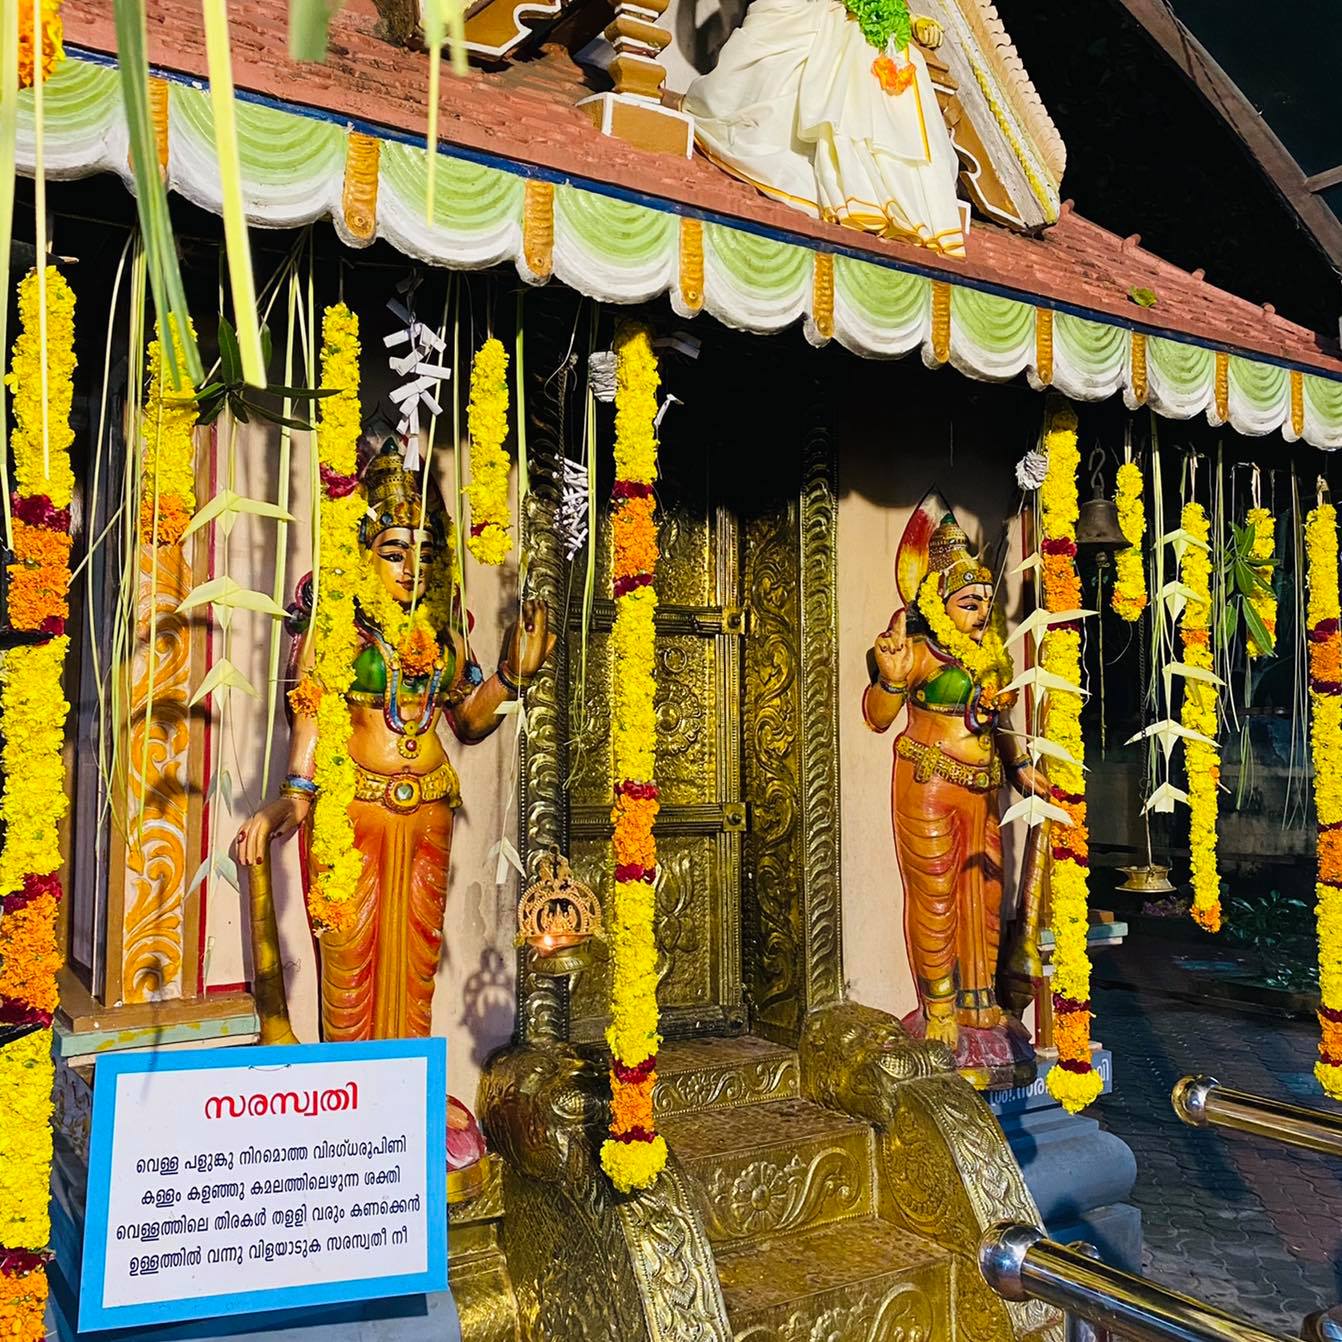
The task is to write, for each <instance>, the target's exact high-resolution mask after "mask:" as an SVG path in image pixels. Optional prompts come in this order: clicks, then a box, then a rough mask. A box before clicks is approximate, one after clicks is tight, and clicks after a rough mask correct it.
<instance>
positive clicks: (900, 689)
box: [876, 676, 909, 699]
mask: <svg viewBox="0 0 1342 1342" xmlns="http://www.w3.org/2000/svg"><path fill="white" fill-rule="evenodd" d="M876 683H877V684H878V685H879V686H880V687H881V689H883V690H884V691H885V692H886V694H892V695H894V696H895V698H896V699H899V698H902V697H903V696H904V695H906V694H908V692H909V687H908V686H907V685H892V684H891V683H890V682H889V681H888V680H886V679H885V677H884V676H882V677H881V679H880V680H878V681H877V682H876Z"/></svg>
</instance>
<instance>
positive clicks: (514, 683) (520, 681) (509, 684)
mask: <svg viewBox="0 0 1342 1342" xmlns="http://www.w3.org/2000/svg"><path fill="white" fill-rule="evenodd" d="M494 674H495V675H496V676H498V678H499V680H500V682H501V683H502V685H503V688H504V689H505V690H507V691H508V692H509V693H510V694H521V692H522V691H523V690H525V689H526V688H527V687H528V686H529V685H530V684H531V682H532V681H533V680H534V679H535V677H534V676H518V677H517V678H516V679H514V678H513V676H512V673H511V671H510V669H509V667H508V663H507V662H500V663H499V665H498V669H497V670H496V671H495V673H494Z"/></svg>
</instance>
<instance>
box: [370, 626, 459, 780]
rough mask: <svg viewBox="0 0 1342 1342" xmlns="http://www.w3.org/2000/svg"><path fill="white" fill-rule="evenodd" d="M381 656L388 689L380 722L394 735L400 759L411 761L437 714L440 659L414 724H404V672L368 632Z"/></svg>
mask: <svg viewBox="0 0 1342 1342" xmlns="http://www.w3.org/2000/svg"><path fill="white" fill-rule="evenodd" d="M369 632H370V633H371V634H372V635H373V638H374V640H375V641H376V643H377V646H378V651H379V652H380V653H381V654H382V662H383V665H384V666H385V667H386V668H387V686H386V689H384V690H383V691H382V719H383V721H384V722H385V723H386V724H387V727H388V728H389V729H390V730H391V731H392V732H393V733H395V736H396V750H397V752H398V753H399V754H400V756H401V758H402V759H407V760H413V759H415V758H417V757H418V755H419V738H420V737H421V736H423V735H425V733H427V732H429V731H432V729H433V722H434V718H435V717H436V716H437V712H438V689H439V686H441V684H442V682H443V671H444V667H443V663H442V659H441V658H440V659H439V660H438V661H436V662H435V663H434V666H433V673H432V675H431V676H430V677H429V685H428V688H427V689H426V690H425V691H424V703H423V705H422V706H421V707H420V711H419V716H418V718H417V719H416V720H415V721H414V722H407V721H406V720H405V716H404V714H403V713H402V712H401V684H402V678H403V675H404V670H405V669H404V668H403V667H402V665H401V658H400V656H399V654H398V653H397V652H396V650H395V649H394V648H393V647H392V646H391V644H389V643H388V642H387V640H386V639H385V638H384V637H383V636H382V633H381V631H380V630H378V629H377V628H376V627H372V628H370V630H369Z"/></svg>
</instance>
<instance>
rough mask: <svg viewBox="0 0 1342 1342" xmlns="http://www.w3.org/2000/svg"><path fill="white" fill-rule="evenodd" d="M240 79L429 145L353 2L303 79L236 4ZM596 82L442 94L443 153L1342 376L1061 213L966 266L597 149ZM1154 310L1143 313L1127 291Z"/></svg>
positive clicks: (633, 155) (1274, 331) (194, 44)
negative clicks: (1141, 295) (522, 168)
mask: <svg viewBox="0 0 1342 1342" xmlns="http://www.w3.org/2000/svg"><path fill="white" fill-rule="evenodd" d="M148 10H149V15H148V18H149V24H148V28H149V55H150V60H151V61H152V62H153V63H154V64H155V65H156V66H158V67H159V68H162V69H164V70H168V71H173V72H177V73H181V74H185V75H188V76H191V77H194V78H203V76H204V72H205V69H206V64H205V54H204V43H203V35H202V32H201V25H200V12H199V8H198V6H197V5H196V4H194V2H193V0H148ZM63 15H64V19H65V31H66V41H67V42H68V43H70V44H71V45H73V46H76V47H83V48H87V49H91V50H94V51H99V52H114V51H115V49H116V42H115V36H114V30H113V23H112V17H111V6H110V5H108V4H107V3H106V0H66V2H65V5H64V7H63ZM229 16H230V19H231V21H232V23H231V31H232V39H233V63H234V78H235V81H236V83H237V86H238V87H239V88H240V89H243V90H247V91H249V92H252V93H255V94H258V95H261V96H263V97H269V98H274V99H276V100H279V101H283V102H286V103H289V104H297V105H302V106H307V107H311V108H314V109H317V110H319V111H322V112H325V113H329V114H333V115H335V116H337V117H348V118H351V119H355V120H361V121H365V122H370V123H374V124H375V125H378V126H383V127H386V128H388V129H391V130H395V131H399V132H401V133H408V134H411V135H420V136H422V135H423V134H424V131H425V119H426V116H425V108H426V87H427V68H426V63H425V58H424V56H423V54H422V53H417V52H411V51H406V50H402V49H400V48H397V47H392V46H389V45H388V44H386V43H384V42H382V41H381V40H380V39H378V38H377V37H376V36H375V35H374V27H375V23H376V12H375V11H374V9H373V6H372V3H371V0H350V3H348V4H347V5H346V7H345V8H344V10H343V11H342V12H341V14H340V15H339V16H338V17H337V19H336V20H335V22H334V24H333V26H332V35H331V43H330V50H329V55H328V59H327V61H326V63H325V64H324V65H317V64H309V65H298V64H295V63H293V62H291V61H290V60H289V57H288V53H287V47H286V43H287V37H286V23H287V6H286V5H285V3H284V2H283V0H232V2H231V3H230V5H229ZM591 89H592V85H591V83H590V81H589V77H588V76H587V75H586V74H585V72H584V71H583V70H582V69H581V68H580V67H578V66H577V65H576V64H575V63H574V62H573V60H572V59H571V58H570V56H569V55H568V53H567V52H566V51H564V50H562V49H561V48H554V47H551V48H546V49H544V50H543V51H542V52H540V53H539V54H538V55H537V56H535V57H534V58H532V59H529V60H524V61H519V62H517V63H515V64H514V65H512V66H511V67H508V68H506V69H504V70H502V71H498V72H488V73H486V72H481V71H472V72H471V73H470V74H469V75H467V76H465V77H463V78H451V77H447V78H445V79H444V81H443V101H442V111H441V120H440V128H441V140H442V143H443V144H444V145H445V146H447V147H452V146H456V147H459V148H461V149H465V150H468V151H470V150H475V151H479V152H482V153H487V154H490V155H493V156H497V157H500V158H506V159H509V160H512V161H515V162H517V163H519V164H524V165H533V166H535V167H538V168H541V169H544V170H546V171H548V172H552V173H558V174H562V175H565V176H570V177H573V178H581V179H585V180H586V181H587V182H588V183H590V184H592V185H594V186H597V187H607V188H610V189H614V190H618V191H626V192H633V193H636V194H638V195H642V196H644V197H646V198H650V199H651V201H652V202H653V203H665V204H667V205H671V206H674V207H677V208H680V209H684V210H690V211H703V212H705V213H710V214H716V215H719V216H724V217H726V218H727V219H729V220H737V221H743V222H745V223H748V224H751V225H753V226H756V227H762V228H766V229H768V230H770V231H771V232H773V233H776V234H780V235H790V236H791V237H793V238H794V239H795V240H797V241H799V242H802V243H804V244H806V245H811V246H816V245H820V246H824V245H825V244H829V245H831V246H834V247H836V248H843V249H845V250H847V251H850V252H855V253H858V254H862V255H867V256H870V257H871V258H872V259H873V260H887V261H891V262H894V263H896V264H902V265H905V266H910V267H914V268H917V269H918V270H920V271H922V272H923V273H927V274H933V275H937V274H940V275H944V276H945V278H947V279H959V280H962V281H964V280H967V281H970V282H976V283H978V284H979V285H982V286H991V287H993V288H995V289H997V290H999V291H1004V292H1008V293H1012V294H1013V295H1016V296H1019V297H1021V298H1035V299H1038V300H1042V301H1043V302H1044V303H1045V304H1054V305H1059V306H1063V307H1067V306H1073V307H1079V308H1085V309H1089V310H1092V311H1094V312H1096V313H1098V314H1103V315H1106V316H1109V317H1111V318H1114V319H1116V320H1118V321H1120V322H1123V323H1126V324H1131V325H1135V326H1138V327H1143V328H1148V329H1162V330H1165V331H1169V332H1171V333H1173V334H1177V335H1185V336H1189V337H1192V338H1194V339H1196V340H1200V341H1205V342H1209V343H1213V344H1215V343H1224V344H1232V345H1235V346H1237V347H1239V348H1243V349H1245V350H1248V351H1250V352H1254V353H1258V354H1261V355H1265V356H1267V357H1269V358H1276V359H1284V360H1288V361H1291V362H1296V363H1299V364H1302V365H1307V366H1311V367H1316V368H1318V369H1319V370H1320V371H1325V372H1329V373H1333V374H1335V375H1342V350H1339V348H1338V344H1337V342H1336V340H1334V339H1330V338H1325V337H1322V336H1319V335H1317V334H1316V333H1314V332H1312V331H1309V330H1307V329H1306V328H1304V327H1301V326H1297V325H1295V324H1294V323H1292V322H1289V321H1287V320H1285V319H1284V318H1282V317H1280V316H1278V315H1276V314H1274V313H1268V312H1265V311H1264V310H1263V308H1262V307H1260V306H1258V305H1257V304H1254V303H1250V302H1248V301H1247V300H1245V299H1242V298H1239V297H1237V296H1235V295H1233V294H1230V293H1227V292H1226V291H1225V290H1222V289H1218V288H1217V287H1216V286H1215V285H1213V284H1209V283H1207V282H1206V280H1205V279H1204V278H1203V277H1202V276H1201V274H1200V272H1193V273H1191V274H1190V273H1189V272H1187V271H1184V270H1182V269H1180V268H1179V267H1178V266H1175V265H1172V264H1171V263H1169V262H1168V261H1165V260H1162V259H1161V258H1160V257H1158V256H1155V255H1153V254H1152V253H1150V252H1148V251H1147V250H1146V249H1145V248H1144V247H1142V246H1141V244H1140V240H1139V239H1137V240H1125V239H1123V238H1120V237H1119V236H1117V235H1116V234H1114V233H1111V232H1109V231H1108V230H1107V229H1104V228H1102V227H1100V226H1099V225H1098V224H1095V223H1093V222H1091V221H1090V220H1087V219H1085V218H1083V217H1082V216H1080V215H1078V214H1077V213H1076V212H1075V211H1074V210H1072V209H1070V208H1065V209H1064V213H1063V215H1062V218H1061V219H1060V220H1059V221H1058V223H1057V224H1055V225H1054V226H1053V227H1051V228H1049V229H1047V230H1045V232H1044V233H1043V234H1042V235H1041V236H1039V237H1025V236H1021V235H1019V234H1014V233H1009V232H1007V231H1005V230H1003V229H1000V228H997V227H995V226H993V225H991V224H986V223H983V222H981V221H975V224H974V227H973V229H972V230H971V232H970V236H969V241H968V247H967V250H968V255H967V257H966V258H965V259H964V260H963V261H950V260H945V259H944V258H939V257H936V256H933V255H931V254H929V253H927V252H924V251H920V250H919V249H917V248H913V247H910V246H908V245H906V244H902V243H894V242H883V241H881V240H880V239H876V238H872V237H870V236H868V235H865V234H860V233H855V232H852V231H850V230H847V229H843V228H840V227H838V226H836V225H832V224H825V223H821V222H820V221H818V220H814V219H810V218H808V217H806V216H805V215H803V214H800V213H798V212H797V211H794V210H792V209H789V208H788V207H787V206H784V205H781V204H778V203H776V202H774V201H770V200H768V199H766V198H764V197H762V196H761V195H759V194H758V193H757V192H756V191H754V190H753V189H752V188H750V187H748V186H746V185H745V184H744V183H741V182H738V181H736V180H735V179H732V178H729V177H727V176H726V175H725V174H723V173H722V172H721V171H719V170H718V169H717V168H715V167H713V165H711V164H710V163H708V162H707V160H705V159H703V158H700V157H698V156H696V157H695V158H693V159H691V160H679V159H673V158H669V157H666V156H659V155H655V154H648V153H645V152H643V151H641V150H638V149H635V148H632V147H631V146H629V145H625V144H622V143H621V142H619V141H616V140H611V139H607V138H605V137H603V136H602V135H600V134H599V133H598V132H597V131H596V130H595V129H594V128H593V126H592V125H591V124H590V122H589V121H588V120H587V118H586V117H585V116H584V115H583V114H582V113H581V112H580V111H578V110H577V109H576V107H575V106H574V104H575V103H576V102H577V101H578V99H579V98H581V97H583V96H585V95H586V94H587V93H589V92H591ZM1136 287H1141V288H1149V289H1151V290H1153V291H1154V292H1155V293H1156V295H1157V296H1158V300H1159V301H1158V304H1157V306H1156V307H1155V308H1154V309H1142V308H1139V307H1137V306H1136V305H1135V304H1133V303H1132V302H1131V300H1130V299H1129V298H1128V293H1129V290H1130V289H1132V288H1136Z"/></svg>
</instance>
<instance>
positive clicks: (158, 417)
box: [140, 317, 200, 545]
mask: <svg viewBox="0 0 1342 1342" xmlns="http://www.w3.org/2000/svg"><path fill="white" fill-rule="evenodd" d="M168 322H169V327H170V329H171V331H172V343H173V348H174V350H175V351H176V354H177V366H178V368H184V367H185V366H186V362H185V360H186V354H185V351H184V349H183V346H182V337H181V336H180V335H179V334H178V331H177V323H176V320H175V319H174V318H172V317H169V318H168ZM191 334H192V335H193V336H194V335H195V325H194V323H193V324H192V325H191ZM145 363H146V365H147V367H148V369H149V383H148V387H147V388H146V390H145V398H144V413H143V415H142V418H141V424H142V425H143V433H144V462H143V465H142V467H141V472H140V481H141V483H140V537H141V540H142V541H144V542H146V543H152V544H154V545H177V544H179V543H180V542H181V539H182V535H183V533H184V532H185V531H186V528H187V526H188V525H189V523H190V521H191V518H192V517H193V516H194V514H195V511H196V467H195V456H196V443H195V428H196V421H197V419H198V418H199V415H200V408H199V406H198V405H197V403H196V400H195V398H194V397H193V396H192V394H191V387H190V386H189V385H186V384H184V385H183V386H182V387H180V388H178V387H174V386H173V385H172V384H171V381H170V379H169V374H168V370H167V369H166V368H165V367H164V363H163V346H162V344H161V343H160V342H159V341H158V340H151V341H150V342H149V348H148V349H147V350H146V351H145ZM165 379H169V380H167V381H165Z"/></svg>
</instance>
